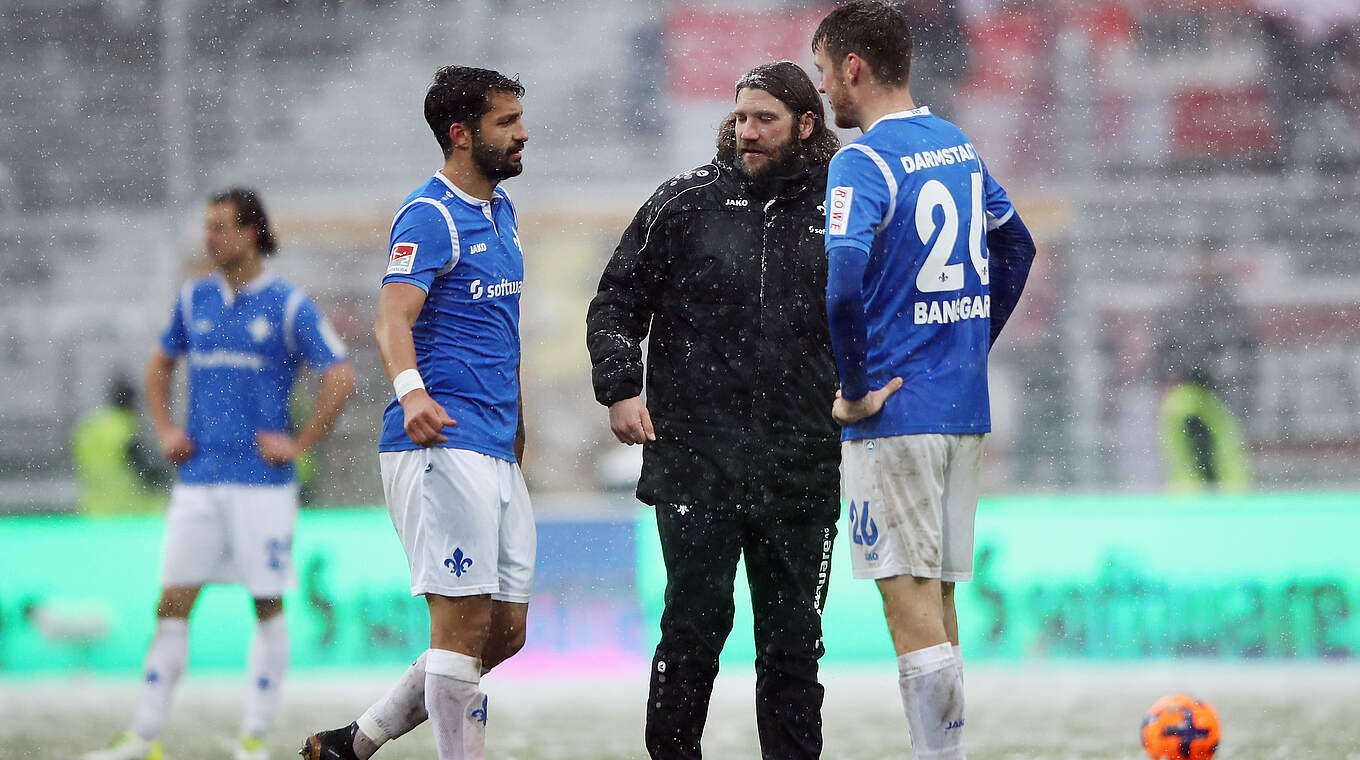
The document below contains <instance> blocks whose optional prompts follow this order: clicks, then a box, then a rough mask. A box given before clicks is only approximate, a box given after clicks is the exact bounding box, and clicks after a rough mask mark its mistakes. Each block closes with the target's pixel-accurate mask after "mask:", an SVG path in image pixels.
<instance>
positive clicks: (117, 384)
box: [71, 374, 170, 517]
mask: <svg viewBox="0 0 1360 760" xmlns="http://www.w3.org/2000/svg"><path fill="white" fill-rule="evenodd" d="M138 417H139V415H138V414H137V388H136V386H135V385H133V382H132V378H130V377H127V376H125V375H122V374H119V375H117V376H115V377H114V378H113V379H112V380H111V381H110V382H109V397H108V405H107V406H105V407H103V408H101V409H97V410H95V411H94V412H92V413H91V414H89V415H88V416H86V417H84V418H83V419H81V420H80V422H79V423H77V424H76V428H75V430H73V431H71V461H72V463H73V464H75V469H76V475H77V476H78V478H79V480H80V513H81V514H82V515H84V516H86V517H108V516H112V515H135V514H145V513H149V512H157V511H159V510H161V509H163V508H164V507H165V495H166V493H167V489H168V486H169V482H170V473H169V471H168V470H167V469H166V467H165V466H164V463H163V462H162V461H161V460H160V457H159V456H158V455H157V454H155V453H153V452H152V450H151V449H152V447H151V446H150V445H149V442H148V441H145V440H143V436H142V431H141V425H140V424H139V422H140V420H139V419H138Z"/></svg>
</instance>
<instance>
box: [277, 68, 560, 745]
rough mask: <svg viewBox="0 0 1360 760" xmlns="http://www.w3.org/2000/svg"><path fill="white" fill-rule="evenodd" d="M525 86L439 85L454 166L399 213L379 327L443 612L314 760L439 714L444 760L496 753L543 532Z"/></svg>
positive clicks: (409, 486)
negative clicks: (530, 364)
mask: <svg viewBox="0 0 1360 760" xmlns="http://www.w3.org/2000/svg"><path fill="white" fill-rule="evenodd" d="M523 94H524V88H523V86H521V85H520V83H519V82H518V81H517V80H514V79H510V78H508V77H505V76H503V75H502V74H499V73H497V72H495V71H489V70H487V69H477V68H469V67H464V66H447V67H445V68H442V69H440V70H439V71H437V72H435V78H434V83H433V84H431V85H430V88H429V91H428V92H427V93H426V95H425V119H426V121H428V122H429V124H430V129H431V130H433V132H434V136H435V139H436V140H437V141H438V142H439V146H440V148H441V149H442V150H443V152H444V166H443V168H442V169H441V170H440V171H438V172H437V173H435V175H434V176H433V177H431V178H430V179H429V181H427V182H425V183H424V184H422V185H421V186H420V187H419V188H417V189H416V190H415V192H413V193H411V195H409V196H408V197H407V198H406V203H405V204H404V205H403V206H402V207H401V210H399V211H398V212H397V215H396V218H395V219H393V221H392V235H391V249H390V255H389V260H388V265H387V273H386V275H385V276H384V277H383V280H382V282H383V285H382V291H381V294H380V295H379V298H378V319H377V325H376V326H375V328H374V329H375V333H376V337H377V341H378V349H379V351H380V352H381V353H382V358H383V364H384V366H385V367H386V369H387V374H388V377H390V378H391V379H392V384H393V387H394V389H395V391H396V393H395V397H394V398H393V399H392V401H391V403H389V404H388V406H387V411H386V412H385V414H384V415H383V425H382V435H381V440H380V443H379V446H378V449H379V452H380V453H379V455H378V459H379V463H380V466H381V469H382V479H383V491H384V493H385V494H386V497H387V508H388V511H389V512H390V513H391V515H392V523H393V525H394V526H395V527H396V529H397V535H398V536H399V537H400V538H401V542H402V546H403V547H404V548H405V550H406V557H407V560H408V561H409V563H410V567H411V593H412V594H413V595H424V597H425V600H426V603H427V604H428V605H429V609H430V648H429V650H428V651H426V652H425V653H424V654H422V655H421V656H420V657H419V658H418V659H417V660H416V662H415V664H413V665H412V666H411V667H410V668H409V669H408V670H407V671H406V673H405V674H404V675H403V676H402V677H401V678H400V679H399V680H398V681H397V683H396V684H394V685H393V686H392V688H391V690H389V692H388V693H387V695H386V696H384V697H383V698H382V699H381V700H379V701H378V702H377V703H375V704H374V705H373V706H372V707H370V708H368V710H367V711H365V712H364V713H363V714H362V715H360V716H359V718H358V719H357V720H356V721H354V722H353V723H351V724H350V725H349V726H346V727H344V728H337V729H333V730H330V731H323V732H320V733H318V734H313V735H312V736H309V737H308V738H307V740H306V742H305V743H304V744H303V747H302V751H301V754H302V756H303V757H304V758H306V759H307V760H322V759H323V758H324V759H325V760H355V759H356V758H357V759H358V760H367V758H369V757H371V756H372V755H373V753H374V752H376V751H377V750H378V748H379V747H380V746H382V744H383V743H384V742H386V741H387V740H388V739H395V738H396V737H399V736H401V735H403V734H405V733H406V732H407V731H410V730H411V729H412V728H414V727H416V726H418V725H420V723H422V722H424V721H425V719H426V718H427V717H428V718H429V720H430V723H431V724H432V725H433V727H434V734H435V744H436V746H437V747H438V751H439V758H440V760H462V759H463V758H481V757H483V754H484V752H483V744H484V740H485V736H486V719H487V701H486V695H485V694H483V693H482V692H481V690H480V688H479V685H480V681H481V677H482V674H483V673H485V672H487V671H489V670H490V669H491V668H493V667H495V666H496V665H497V664H499V663H501V662H503V661H504V660H506V659H507V658H509V657H510V656H511V655H513V654H515V653H516V652H518V651H519V650H520V648H521V647H523V646H524V623H525V618H526V616H527V614H528V607H529V595H530V591H531V588H532V585H533V577H534V554H535V551H536V535H535V528H534V517H533V511H532V509H531V507H530V504H529V492H528V489H527V488H526V487H525V485H524V477H523V475H522V474H521V472H520V468H519V464H518V462H520V461H521V460H522V459H523V456H524V416H523V405H522V403H521V400H520V388H519V361H520V338H519V299H520V290H521V288H522V286H523V281H524V257H523V254H522V252H521V251H520V245H519V233H518V232H517V230H516V227H517V223H516V220H515V207H514V206H513V205H512V204H511V203H510V197H509V196H508V195H506V193H505V190H503V189H501V188H500V187H498V185H499V183H500V181H501V180H504V179H508V178H510V177H515V176H518V175H519V173H520V172H521V171H523V166H522V164H521V162H520V152H521V151H522V150H523V148H524V144H525V142H527V141H528V139H529V137H528V135H527V133H526V132H525V130H524V121H523V119H522V118H521V116H522V114H523V113H524V109H523V107H522V106H521V105H520V100H519V99H520V97H522V96H523Z"/></svg>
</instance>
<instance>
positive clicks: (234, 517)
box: [161, 483, 298, 599]
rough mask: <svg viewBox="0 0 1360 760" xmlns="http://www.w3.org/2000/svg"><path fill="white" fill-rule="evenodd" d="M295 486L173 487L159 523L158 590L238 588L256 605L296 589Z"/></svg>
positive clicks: (217, 485) (224, 484)
mask: <svg viewBox="0 0 1360 760" xmlns="http://www.w3.org/2000/svg"><path fill="white" fill-rule="evenodd" d="M297 513H298V497H297V486H296V485H293V484H289V485H282V486H248V485H238V484H235V483H213V484H202V485H199V484H189V483H176V484H175V487H174V489H173V490H172V491H171V493H170V508H169V511H168V512H167V513H166V517H165V556H164V559H163V560H162V563H161V587H162V588H173V587H177V586H203V585H206V584H209V583H239V584H241V585H243V586H245V587H246V590H247V591H249V592H250V595H251V596H252V597H255V598H256V599H272V598H274V597H278V596H282V595H283V592H284V591H286V590H288V589H291V588H293V587H294V586H296V585H297V575H296V573H295V572H294V570H293V526H294V524H296V523H297Z"/></svg>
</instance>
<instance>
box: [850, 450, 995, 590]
mask: <svg viewBox="0 0 1360 760" xmlns="http://www.w3.org/2000/svg"><path fill="white" fill-rule="evenodd" d="M982 438H983V436H982V435H981V434H974V435H946V434H933V433H929V434H922V435H896V436H889V437H887V438H866V439H862V440H855V441H842V442H841V467H842V469H841V496H842V498H843V499H844V500H845V505H846V508H847V510H848V512H849V516H850V531H849V533H850V564H851V567H852V568H853V569H854V575H855V577H856V578H872V579H875V580H877V579H880V578H891V577H893V576H897V575H910V576H913V577H916V578H939V579H940V580H943V581H951V582H952V581H968V580H972V578H973V520H974V518H975V517H976V515H977V503H978V492H979V484H978V479H979V477H980V475H981V471H982Z"/></svg>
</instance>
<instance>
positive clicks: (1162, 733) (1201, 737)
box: [1142, 694, 1219, 760]
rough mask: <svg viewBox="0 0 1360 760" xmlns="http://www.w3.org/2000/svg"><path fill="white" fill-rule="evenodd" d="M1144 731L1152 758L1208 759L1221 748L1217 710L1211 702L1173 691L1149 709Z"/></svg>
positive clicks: (1174, 759) (1144, 739)
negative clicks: (1215, 710) (1219, 745)
mask: <svg viewBox="0 0 1360 760" xmlns="http://www.w3.org/2000/svg"><path fill="white" fill-rule="evenodd" d="M1142 733H1143V749H1145V750H1147V754H1148V757H1150V758H1152V760H1209V758H1211V757H1213V756H1214V752H1216V751H1218V736H1219V729H1218V713H1216V712H1214V708H1213V707H1211V706H1210V705H1209V703H1208V702H1201V701H1199V700H1198V699H1195V698H1194V697H1192V696H1190V695H1189V694H1173V695H1172V696H1169V697H1162V698H1161V699H1159V700H1157V701H1156V702H1153V703H1152V707H1149V708H1148V711H1147V715H1145V716H1144V717H1143V731H1142Z"/></svg>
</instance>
